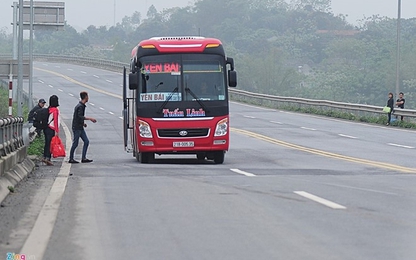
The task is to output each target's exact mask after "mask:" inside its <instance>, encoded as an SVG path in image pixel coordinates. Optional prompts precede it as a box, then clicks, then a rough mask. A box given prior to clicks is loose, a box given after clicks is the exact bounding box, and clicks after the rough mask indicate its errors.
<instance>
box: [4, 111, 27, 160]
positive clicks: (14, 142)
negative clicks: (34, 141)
mask: <svg viewBox="0 0 416 260" xmlns="http://www.w3.org/2000/svg"><path fill="white" fill-rule="evenodd" d="M23 121H24V119H23V117H9V118H3V119H0V159H1V158H2V157H5V156H7V155H8V154H10V153H12V152H14V151H16V150H18V149H19V148H21V147H22V146H23V145H24V143H23V131H22V130H23Z"/></svg>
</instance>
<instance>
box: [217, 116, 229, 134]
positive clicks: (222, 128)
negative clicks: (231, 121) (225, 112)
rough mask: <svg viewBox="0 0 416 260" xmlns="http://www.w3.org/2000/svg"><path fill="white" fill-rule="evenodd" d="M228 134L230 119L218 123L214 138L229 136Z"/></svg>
mask: <svg viewBox="0 0 416 260" xmlns="http://www.w3.org/2000/svg"><path fill="white" fill-rule="evenodd" d="M227 132H228V118H224V119H223V120H221V121H219V122H218V123H217V127H216V128H215V134H214V136H224V135H226V134H227Z"/></svg>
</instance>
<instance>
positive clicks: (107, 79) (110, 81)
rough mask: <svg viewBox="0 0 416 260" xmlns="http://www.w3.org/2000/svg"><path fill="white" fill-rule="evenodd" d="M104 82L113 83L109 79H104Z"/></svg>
mask: <svg viewBox="0 0 416 260" xmlns="http://www.w3.org/2000/svg"><path fill="white" fill-rule="evenodd" d="M105 81H107V82H108V83H113V82H112V81H111V80H109V79H106V80H105Z"/></svg>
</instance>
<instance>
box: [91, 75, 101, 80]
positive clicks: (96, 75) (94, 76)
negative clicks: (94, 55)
mask: <svg viewBox="0 0 416 260" xmlns="http://www.w3.org/2000/svg"><path fill="white" fill-rule="evenodd" d="M92 76H93V77H95V78H97V79H99V78H100V77H98V76H97V75H92Z"/></svg>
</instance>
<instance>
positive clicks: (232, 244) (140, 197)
mask: <svg viewBox="0 0 416 260" xmlns="http://www.w3.org/2000/svg"><path fill="white" fill-rule="evenodd" d="M57 66H59V67H57ZM36 67H40V68H41V69H44V70H35V76H36V80H37V83H36V84H35V87H34V92H35V95H36V96H38V97H46V96H49V95H50V94H52V93H53V94H58V95H59V97H60V103H61V106H60V108H61V113H62V117H63V118H64V121H65V123H66V124H68V125H70V120H71V115H72V109H73V106H75V104H76V103H77V100H78V97H77V94H78V93H79V91H81V90H85V89H86V86H79V85H78V84H75V83H74V82H73V81H68V78H65V77H62V76H59V75H56V74H51V73H50V72H48V71H55V72H57V73H60V74H62V75H65V76H67V77H70V78H72V79H75V80H76V81H78V82H80V83H82V84H87V85H88V86H90V87H92V88H87V91H88V92H89V93H90V96H91V99H90V100H91V103H93V104H94V105H92V104H87V106H88V107H87V114H88V115H89V116H92V117H95V118H97V120H98V123H97V124H92V123H90V124H89V126H88V128H87V133H88V135H89V137H90V140H91V144H90V149H89V155H90V157H91V158H92V159H94V163H92V164H79V165H72V167H71V173H72V174H73V176H71V177H69V179H68V183H67V186H66V190H65V193H64V196H63V200H62V203H61V207H60V210H59V214H58V219H57V222H56V225H55V228H54V231H53V234H52V237H51V240H50V242H49V244H48V247H47V250H46V255H45V258H44V259H55V258H58V257H59V258H60V259H76V258H78V259H109V258H116V257H120V256H123V257H126V258H133V259H410V258H414V257H415V256H416V250H415V248H416V247H415V246H414V239H413V238H414V236H415V235H416V225H415V224H414V223H416V222H415V220H416V214H415V212H414V210H413V208H414V206H415V205H416V201H415V199H416V196H415V195H416V194H415V190H414V186H415V181H416V180H415V175H414V174H407V173H403V172H404V170H406V169H407V168H409V169H410V170H411V169H413V168H416V166H415V162H414V161H413V156H412V154H413V153H414V152H413V153H412V151H413V150H414V149H413V148H405V147H404V146H408V147H414V146H415V140H414V132H412V131H398V130H395V129H392V128H385V127H379V126H368V125H365V124H356V123H351V122H345V121H340V120H333V119H328V118H321V117H313V116H310V115H301V114H294V113H287V112H280V111H274V110H270V109H263V108H257V107H253V106H247V105H242V104H237V103H232V104H231V127H232V128H233V129H234V131H233V132H232V134H231V149H230V152H229V153H227V155H226V159H225V163H224V164H223V165H214V164H212V163H210V162H204V163H198V162H197V161H196V160H195V159H194V158H191V157H189V158H187V159H175V160H172V159H170V158H169V157H161V159H159V160H158V161H157V163H155V164H149V165H142V164H138V163H137V162H136V161H135V159H134V158H133V157H132V156H131V154H125V153H124V151H123V149H122V137H121V135H122V133H121V127H122V126H121V120H120V118H119V116H120V114H117V113H116V112H113V111H117V109H118V111H121V100H120V99H119V98H117V95H121V88H120V87H119V85H117V83H114V82H117V79H118V78H121V76H120V75H119V74H116V73H112V72H106V71H102V70H96V69H92V68H84V67H80V66H74V65H67V64H59V65H55V64H50V63H49V64H48V66H46V65H44V64H37V65H36ZM45 67H46V70H48V71H45ZM81 71H83V72H85V73H82V72H81ZM94 75H96V76H98V77H94ZM107 80H108V81H112V82H108V81H107ZM49 85H51V86H53V87H50V86H49ZM94 88H99V89H100V90H101V92H97V91H95V90H94ZM59 89H60V90H61V91H60V90H59ZM102 91H106V92H108V93H110V94H111V95H106V94H105V93H103V92H102ZM71 94H72V95H71ZM109 112H113V113H114V114H110V113H109ZM266 137H267V138H268V139H267V138H266ZM352 137H356V138H352ZM394 142H397V144H400V145H403V147H400V146H392V145H389V144H388V143H393V144H394ZM294 145H298V146H294ZM299 146H300V147H299ZM311 148H313V149H315V150H310V149H311ZM308 149H309V150H308ZM79 152H80V149H78V151H77V154H78V156H79ZM324 152H329V154H325V153H324ZM386 153H387V154H388V155H386ZM337 154H340V155H343V156H348V157H347V158H341V159H336V158H337V157H336V156H335V155H337ZM323 155H325V156H323ZM354 158H359V159H360V158H361V159H366V160H371V161H364V163H363V162H354ZM378 162H387V163H390V164H394V165H393V168H389V167H387V166H385V165H380V164H378ZM394 166H397V169H398V170H395V167H394ZM400 166H405V167H407V168H405V169H402V168H399V167H400ZM313 195H314V196H313ZM315 196H318V197H320V198H321V199H325V200H326V201H325V200H319V199H318V200H316V197H315ZM331 203H332V204H331ZM334 203H335V205H338V206H341V207H340V208H339V209H334V207H333V206H334Z"/></svg>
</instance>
